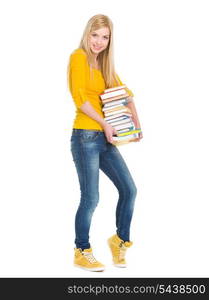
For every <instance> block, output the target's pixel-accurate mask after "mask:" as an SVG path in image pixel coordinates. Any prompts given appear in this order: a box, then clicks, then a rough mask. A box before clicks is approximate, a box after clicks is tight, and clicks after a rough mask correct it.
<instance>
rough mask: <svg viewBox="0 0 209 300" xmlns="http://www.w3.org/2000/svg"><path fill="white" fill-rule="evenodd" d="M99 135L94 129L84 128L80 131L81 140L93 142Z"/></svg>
mask: <svg viewBox="0 0 209 300" xmlns="http://www.w3.org/2000/svg"><path fill="white" fill-rule="evenodd" d="M98 136H99V131H96V130H84V131H83V132H82V133H81V136H80V138H81V141H82V142H93V141H95V140H96V138H97V137H98Z"/></svg>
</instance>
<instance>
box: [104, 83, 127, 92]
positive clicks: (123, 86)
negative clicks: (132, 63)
mask: <svg viewBox="0 0 209 300" xmlns="http://www.w3.org/2000/svg"><path fill="white" fill-rule="evenodd" d="M122 88H126V85H125V84H124V85H120V86H119V87H118V86H116V87H113V88H109V89H105V90H104V93H108V92H112V91H115V90H119V89H122Z"/></svg>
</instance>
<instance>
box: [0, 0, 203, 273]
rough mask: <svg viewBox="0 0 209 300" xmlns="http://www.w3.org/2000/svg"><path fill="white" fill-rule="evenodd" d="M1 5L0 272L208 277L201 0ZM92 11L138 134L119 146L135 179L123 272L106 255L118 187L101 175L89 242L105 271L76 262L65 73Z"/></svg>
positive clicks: (75, 198) (70, 110) (71, 112)
mask: <svg viewBox="0 0 209 300" xmlns="http://www.w3.org/2000/svg"><path fill="white" fill-rule="evenodd" d="M0 3H1V4H0V30H1V41H0V42H1V47H0V52H1V53H0V84H1V90H0V100H1V102H0V128H1V145H0V152H1V155H0V160H1V161H0V182H1V189H0V193H1V194H0V198H1V200H0V201H1V202H0V231H1V233H0V243H1V247H0V276H1V277H206V276H209V261H208V253H209V242H208V225H209V224H208V222H209V221H208V209H209V205H208V200H209V192H208V175H209V174H208V173H209V161H208V153H209V146H208V136H209V133H208V129H209V126H208V101H209V89H208V83H209V56H208V53H209V42H208V28H209V19H208V15H209V9H208V4H209V3H208V1H204V0H198V1H197V0H196V1H192V0H190V1H186V0H175V1H174V0H173V1H172V0H157V1H156V0H146V1H145V0H144V1H140V0H137V1H134V0H130V1H121V0H120V1H112V0H111V1H110V0H106V1H98V0H96V1H93V0H90V1H81V0H77V1H69V0H68V1H67V0H59V1H58V0H56V1H53V0H50V1H47V0H41V1H37V0H36V1H35V0H34V1H26V0H25V1H23V0H20V1H6V0H5V1H1V2H0ZM98 13H102V14H106V15H108V16H109V17H110V18H111V20H112V21H113V24H114V42H115V64H116V70H117V72H118V74H119V75H120V77H121V80H122V81H124V82H125V83H126V84H127V86H128V87H129V88H130V89H131V90H132V91H133V92H134V95H135V98H134V99H135V103H136V106H137V110H138V114H139V118H140V121H141V125H142V130H143V134H144V138H143V139H142V140H141V141H140V142H139V143H132V144H128V145H123V146H120V148H119V150H120V151H121V153H122V155H123V156H124V158H125V160H126V162H127V165H128V167H129V169H130V171H131V173H132V175H133V178H134V180H135V183H136V185H137V187H138V195H137V200H136V206H135V211H134V216H133V221H132V225H131V240H132V241H133V243H134V244H133V247H132V248H130V249H129V251H128V252H127V260H128V268H127V269H117V268H114V267H113V266H112V263H111V256H110V253H109V249H108V246H107V243H106V240H107V238H108V237H109V236H111V235H112V234H114V233H115V207H116V203H117V198H118V194H117V190H116V188H115V187H114V185H113V184H112V182H111V181H110V180H109V179H108V178H107V177H106V176H105V175H104V174H103V173H102V172H101V174H100V203H99V206H98V207H97V209H96V211H95V214H94V217H93V220H92V227H91V231H90V238H91V240H90V241H91V244H92V248H93V250H94V254H95V257H96V258H97V259H98V260H100V261H101V262H103V263H104V264H106V271H105V272H102V273H91V272H87V271H83V270H80V269H76V268H74V267H73V248H74V216H75V212H76V209H77V205H78V202H79V197H80V190H79V185H78V179H77V173H76V170H75V167H74V164H73V161H72V157H71V152H70V134H71V127H72V123H73V119H74V116H75V107H74V104H73V101H72V98H71V95H70V93H69V91H68V89H67V82H66V71H67V64H68V59H69V55H70V53H71V52H72V51H73V50H74V49H76V48H77V47H78V44H79V42H80V39H81V36H82V33H83V30H84V27H85V26H86V23H87V21H88V20H89V19H90V18H91V17H92V16H93V15H95V14H98Z"/></svg>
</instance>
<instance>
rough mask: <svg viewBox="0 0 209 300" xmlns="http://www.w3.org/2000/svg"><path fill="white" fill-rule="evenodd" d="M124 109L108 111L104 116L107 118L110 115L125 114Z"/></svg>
mask: <svg viewBox="0 0 209 300" xmlns="http://www.w3.org/2000/svg"><path fill="white" fill-rule="evenodd" d="M126 111H127V110H126V107H125V108H119V109H116V110H114V111H110V112H106V113H105V116H106V117H108V116H111V115H116V114H118V113H121V112H126Z"/></svg>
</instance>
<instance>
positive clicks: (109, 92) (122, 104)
mask: <svg viewBox="0 0 209 300" xmlns="http://www.w3.org/2000/svg"><path fill="white" fill-rule="evenodd" d="M125 88H126V85H120V86H117V87H114V88H109V89H106V90H104V92H103V93H102V94H100V99H101V101H102V111H103V114H104V120H105V121H106V122H107V123H109V124H110V125H112V127H114V128H115V129H116V130H117V136H113V144H114V145H117V146H119V145H123V144H127V143H129V142H134V141H135V140H136V139H137V138H138V137H139V132H140V129H138V128H135V125H134V122H133V121H132V118H131V116H132V113H131V110H130V109H129V108H128V107H127V104H128V103H129V99H128V97H129V94H128V93H127V91H126V90H125Z"/></svg>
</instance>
